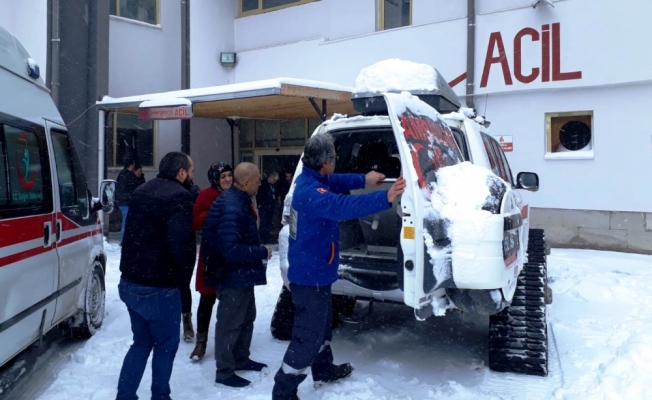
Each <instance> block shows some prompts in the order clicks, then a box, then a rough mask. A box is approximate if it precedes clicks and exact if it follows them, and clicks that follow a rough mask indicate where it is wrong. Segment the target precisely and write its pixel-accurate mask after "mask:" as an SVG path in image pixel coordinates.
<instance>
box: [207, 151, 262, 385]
mask: <svg viewBox="0 0 652 400" xmlns="http://www.w3.org/2000/svg"><path fill="white" fill-rule="evenodd" d="M233 178H234V182H233V185H232V186H231V187H230V188H229V190H227V191H225V192H223V193H222V195H221V196H220V197H218V198H217V199H216V200H215V202H214V203H213V205H212V206H211V208H210V210H209V211H208V216H207V217H206V222H205V223H204V228H203V233H202V236H203V237H202V245H201V247H202V252H203V257H204V263H205V274H204V283H205V284H206V285H208V286H212V287H214V288H215V289H216V292H217V298H218V300H219V303H218V305H217V323H216V324H215V365H216V373H215V382H216V383H221V384H223V385H226V386H231V387H244V386H247V385H249V383H251V382H250V381H248V380H247V379H244V378H242V377H240V376H238V375H236V374H235V371H262V370H263V369H264V368H265V367H267V366H266V365H265V364H262V363H259V362H256V361H252V360H251V359H250V358H249V347H250V345H251V338H252V334H253V329H254V321H255V319H256V299H255V297H254V286H257V285H265V284H267V278H266V274H265V273H266V265H265V264H264V263H263V260H267V259H269V258H270V257H271V254H272V252H271V250H270V249H269V248H267V247H265V246H261V245H260V239H259V238H258V231H257V229H256V216H255V210H254V209H253V204H252V201H251V197H252V196H254V195H255V194H256V192H257V191H258V187H259V186H260V172H259V171H258V168H257V167H256V166H255V165H254V164H251V163H241V164H239V165H238V166H237V167H236V168H235V171H234V174H233Z"/></svg>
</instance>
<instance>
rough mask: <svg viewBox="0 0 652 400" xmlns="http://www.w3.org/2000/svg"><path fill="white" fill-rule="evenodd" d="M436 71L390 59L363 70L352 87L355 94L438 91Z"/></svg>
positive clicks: (409, 62)
mask: <svg viewBox="0 0 652 400" xmlns="http://www.w3.org/2000/svg"><path fill="white" fill-rule="evenodd" d="M438 75H439V74H438V73H437V70H436V69H434V68H433V67H431V66H430V65H427V64H419V63H415V62H412V61H404V60H400V59H398V58H390V59H387V60H383V61H380V62H377V63H375V64H373V65H370V66H368V67H365V68H363V69H362V70H361V71H360V73H359V74H358V76H357V78H356V80H355V85H354V86H353V97H356V95H357V94H365V95H368V94H371V93H379V94H380V93H385V92H402V91H413V90H414V91H417V90H418V91H434V90H437V89H439V84H438Z"/></svg>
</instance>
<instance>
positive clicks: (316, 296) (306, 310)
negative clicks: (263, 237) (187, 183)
mask: <svg viewBox="0 0 652 400" xmlns="http://www.w3.org/2000/svg"><path fill="white" fill-rule="evenodd" d="M301 161H302V162H303V170H302V172H301V175H299V177H298V178H297V179H296V181H295V187H294V193H293V196H292V212H291V214H292V215H291V221H290V239H289V251H288V261H289V264H290V268H289V270H288V279H289V281H290V292H291V293H292V301H293V302H294V305H295V308H296V313H295V316H294V326H293V329H292V341H291V342H290V345H289V346H288V349H287V351H286V353H285V356H284V358H283V364H282V365H281V368H280V369H279V370H278V372H277V374H276V376H275V377H274V381H275V384H274V389H273V391H272V398H273V399H274V400H287V399H298V397H297V388H298V386H299V384H300V383H301V382H303V380H304V379H306V376H307V375H306V374H307V371H308V368H309V367H311V370H312V371H311V372H312V378H313V381H314V382H315V385H316V386H318V385H320V384H323V383H330V382H335V381H338V380H340V379H343V378H346V377H348V376H349V375H351V372H352V371H353V366H352V365H351V364H342V365H335V364H333V352H332V351H331V346H330V341H331V339H332V332H331V322H332V321H331V318H332V315H333V311H332V308H331V307H332V299H331V285H332V284H333V283H335V281H337V269H338V265H339V258H340V257H339V244H340V237H339V236H340V228H339V221H341V220H351V219H356V218H361V217H364V216H367V215H371V214H376V213H379V212H381V211H383V210H386V209H388V208H390V207H391V205H392V202H393V201H394V200H395V199H396V198H397V196H398V195H400V194H401V193H403V191H404V190H405V180H404V179H403V178H402V177H401V178H399V179H397V180H396V182H395V183H394V184H393V185H392V187H391V188H390V189H389V190H387V191H385V190H379V191H376V192H373V193H369V194H364V195H358V196H353V195H344V194H342V193H344V192H347V191H350V190H354V189H363V188H364V187H365V186H366V185H369V186H378V185H380V184H381V181H382V180H383V179H385V175H383V174H380V173H378V172H374V171H372V172H369V173H368V174H367V175H362V174H335V175H333V172H334V171H335V146H334V145H333V137H332V136H331V135H330V134H327V133H322V134H315V135H313V136H312V137H311V138H310V139H309V140H308V142H307V143H306V146H305V149H304V153H303V158H302V160H301Z"/></svg>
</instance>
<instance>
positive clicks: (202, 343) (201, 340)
mask: <svg viewBox="0 0 652 400" xmlns="http://www.w3.org/2000/svg"><path fill="white" fill-rule="evenodd" d="M207 342H208V332H206V333H199V332H197V343H196V344H195V349H194V350H193V351H192V353H190V359H191V360H193V361H201V359H202V358H204V354H206V343H207Z"/></svg>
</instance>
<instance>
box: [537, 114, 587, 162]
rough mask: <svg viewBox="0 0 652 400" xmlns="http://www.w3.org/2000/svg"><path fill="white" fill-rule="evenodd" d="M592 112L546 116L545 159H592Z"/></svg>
mask: <svg viewBox="0 0 652 400" xmlns="http://www.w3.org/2000/svg"><path fill="white" fill-rule="evenodd" d="M593 136H594V135H593V112H592V111H583V112H566V113H547V114H546V158H593Z"/></svg>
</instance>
